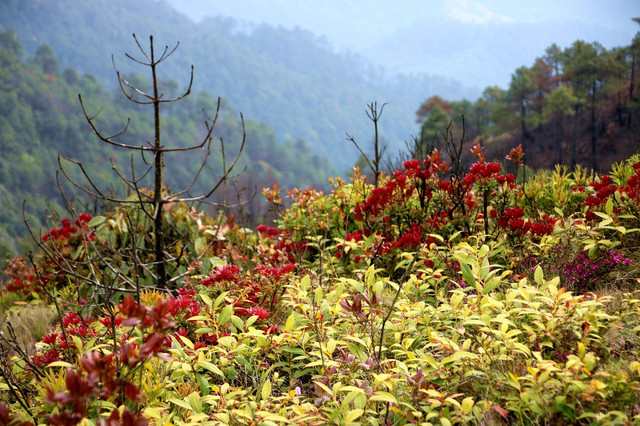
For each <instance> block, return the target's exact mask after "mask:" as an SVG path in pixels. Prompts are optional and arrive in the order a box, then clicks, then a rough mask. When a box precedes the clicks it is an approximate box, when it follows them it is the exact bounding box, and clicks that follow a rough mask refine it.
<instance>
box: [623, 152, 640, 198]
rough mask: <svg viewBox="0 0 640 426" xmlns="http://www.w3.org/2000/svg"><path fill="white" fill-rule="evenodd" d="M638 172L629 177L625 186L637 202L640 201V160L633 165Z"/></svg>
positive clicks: (626, 191) (628, 193)
mask: <svg viewBox="0 0 640 426" xmlns="http://www.w3.org/2000/svg"><path fill="white" fill-rule="evenodd" d="M633 168H634V169H635V170H636V173H635V174H634V175H633V176H631V177H630V178H629V179H627V185H626V186H625V187H624V191H625V193H626V195H627V197H629V198H630V199H632V200H633V201H634V202H636V203H640V162H637V163H635V164H634V165H633Z"/></svg>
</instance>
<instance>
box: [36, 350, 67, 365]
mask: <svg viewBox="0 0 640 426" xmlns="http://www.w3.org/2000/svg"><path fill="white" fill-rule="evenodd" d="M30 360H31V363H32V364H33V365H35V366H36V367H42V366H46V365H49V364H51V363H52V362H54V361H59V360H60V351H58V350H57V349H49V350H48V351H46V352H45V353H43V354H42V355H33V356H32V357H31V358H30Z"/></svg>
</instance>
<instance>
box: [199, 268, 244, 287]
mask: <svg viewBox="0 0 640 426" xmlns="http://www.w3.org/2000/svg"><path fill="white" fill-rule="evenodd" d="M239 273H240V268H239V267H237V266H235V265H225V266H223V267H221V268H216V269H214V270H213V272H212V273H211V275H209V276H208V277H207V278H205V279H203V280H202V281H200V284H202V285H203V286H206V287H210V286H212V285H214V284H216V283H219V282H223V281H227V282H229V281H230V282H234V283H237V282H238V274H239Z"/></svg>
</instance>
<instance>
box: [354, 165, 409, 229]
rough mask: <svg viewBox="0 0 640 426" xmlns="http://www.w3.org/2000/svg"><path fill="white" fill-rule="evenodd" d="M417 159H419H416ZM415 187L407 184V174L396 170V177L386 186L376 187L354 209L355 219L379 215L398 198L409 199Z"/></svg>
mask: <svg viewBox="0 0 640 426" xmlns="http://www.w3.org/2000/svg"><path fill="white" fill-rule="evenodd" d="M414 161H417V160H414ZM413 190H414V187H413V186H412V185H408V184H407V176H406V175H405V174H403V173H402V172H399V171H396V172H395V174H394V179H391V180H388V181H387V182H386V183H385V184H384V186H380V187H378V188H374V189H373V190H372V191H371V195H369V198H367V199H366V200H365V201H364V202H362V203H360V204H358V205H357V206H355V208H354V209H353V213H354V219H355V220H363V219H364V217H365V216H374V217H375V216H378V215H379V214H380V213H381V212H382V211H383V210H384V209H385V208H387V207H388V206H389V205H391V204H393V203H394V202H396V201H397V198H398V199H405V200H406V199H409V198H410V197H411V195H412V194H413Z"/></svg>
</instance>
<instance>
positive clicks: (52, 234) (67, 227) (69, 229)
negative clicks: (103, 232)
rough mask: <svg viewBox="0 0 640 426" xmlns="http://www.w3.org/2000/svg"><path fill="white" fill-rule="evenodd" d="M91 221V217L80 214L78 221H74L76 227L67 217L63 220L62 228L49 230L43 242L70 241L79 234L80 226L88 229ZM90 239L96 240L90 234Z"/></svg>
mask: <svg viewBox="0 0 640 426" xmlns="http://www.w3.org/2000/svg"><path fill="white" fill-rule="evenodd" d="M90 220H91V215H88V214H86V213H80V215H79V216H78V219H76V220H75V221H74V222H75V224H76V226H72V225H71V221H70V220H69V219H68V218H66V217H65V218H63V219H62V226H61V227H59V228H54V229H51V230H49V232H47V233H46V234H44V235H43V236H42V241H49V240H52V241H63V240H68V239H69V238H70V237H71V236H73V235H75V234H76V233H77V232H78V228H77V227H78V226H81V227H84V228H85V229H86V226H87V223H89V221H90ZM89 238H94V236H93V234H90V235H89Z"/></svg>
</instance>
